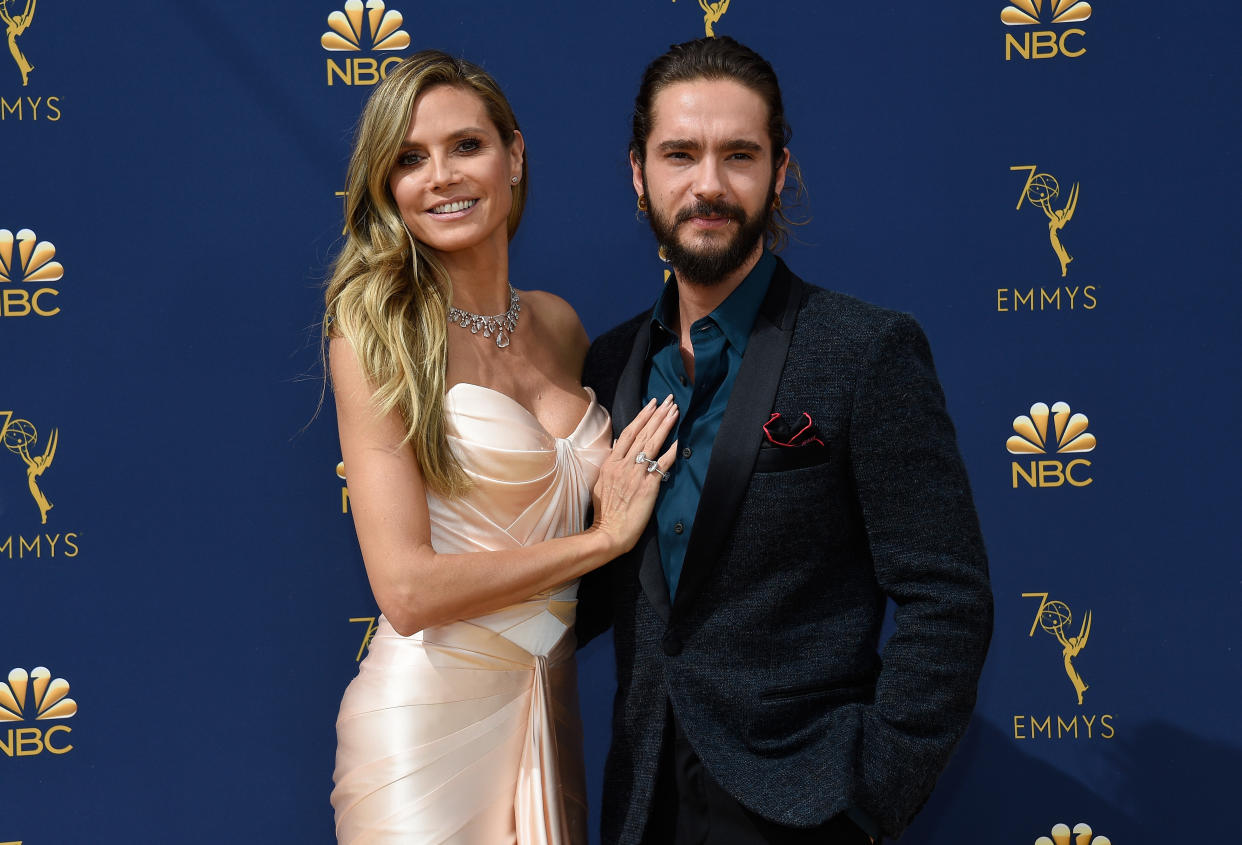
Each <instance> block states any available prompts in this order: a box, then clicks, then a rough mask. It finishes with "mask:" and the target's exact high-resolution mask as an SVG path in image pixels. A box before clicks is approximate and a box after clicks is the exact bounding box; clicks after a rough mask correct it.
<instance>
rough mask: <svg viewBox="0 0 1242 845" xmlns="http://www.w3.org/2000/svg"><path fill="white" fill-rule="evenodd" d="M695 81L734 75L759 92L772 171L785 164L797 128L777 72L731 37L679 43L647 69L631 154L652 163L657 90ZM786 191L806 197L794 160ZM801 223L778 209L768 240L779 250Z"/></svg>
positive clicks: (636, 100)
mask: <svg viewBox="0 0 1242 845" xmlns="http://www.w3.org/2000/svg"><path fill="white" fill-rule="evenodd" d="M696 79H731V80H733V81H734V82H737V83H738V84H740V85H744V86H745V87H747V88H749V89H750V90H752V91H754V92H755V93H756V94H758V95H759V97H760V98H761V99H762V100H763V102H764V103H766V104H767V107H768V141H769V143H770V144H771V147H772V172H773V174H774V175H775V173H776V168H777V166H778V165H779V164H780V160H781V150H783V149H785V147H787V146H788V145H789V140H790V139H791V138H792V137H793V131H792V130H791V129H790V128H789V123H788V121H786V119H785V104H784V101H783V100H782V99H781V86H780V83H779V82H778V81H777V79H776V71H774V70H772V65H771V64H769V63H768V61H767V59H765V58H763V56H760V55H759V54H758V53H756V52H755V51H754V50H752V49H750V48H749V47H747V46H746V45H745V44H741V43H739V42H738V41H735V40H734V39H732V38H730V37H729V36H727V35H721V36H717V37H715V38H698V39H695V40H694V41H686V42H685V43H682V44H674V45H673V46H672V47H670V48H669V50H668V52H667V53H665V54H664V55H662V56H660V57H659V58H657V59H656V60H655V61H653V62H652V63H651V64H649V65H647V69H646V70H645V71H644V72H643V80H642V84H641V85H639V86H638V96H637V97H635V98H634V120H633V134H632V135H631V136H630V153H632V154H633V156H634V159H635V160H636V161H637V162H638V163H639V164H640V165H642V166H646V163H647V136H648V135H650V134H651V123H652V114H651V106H652V102H653V101H654V100H655V96H656V94H658V93H660V92H661V91H662V90H664V89H665V88H667V87H668V86H670V85H674V84H676V83H678V82H691V81H693V80H696ZM787 184H788V185H789V186H790V187H789V188H787V190H792V191H793V199H794V200H797V199H799V198H801V197H802V195H803V193H804V188H803V184H802V171H801V169H800V168H799V167H798V163H797V162H796V161H794V160H793V159H792V158H790V161H789V170H788V172H787ZM791 225H798V222H795V221H791V220H790V219H789V218H788V217H787V216H786V215H785V208H784V204H782V206H781V207H778V208H776V209H775V210H774V211H773V213H772V216H771V219H770V221H769V222H768V227H767V232H766V243H767V245H768V247H769V248H771V249H773V250H779V249H780V248H781V247H783V246H784V245H785V243H786V242H787V241H788V239H789V226H791Z"/></svg>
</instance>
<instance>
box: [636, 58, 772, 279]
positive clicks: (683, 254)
mask: <svg viewBox="0 0 1242 845" xmlns="http://www.w3.org/2000/svg"><path fill="white" fill-rule="evenodd" d="M651 112H652V123H651V133H650V135H648V137H647V149H646V157H647V161H646V164H645V166H643V165H640V164H639V162H638V161H637V159H635V157H634V156H633V155H631V156H630V166H631V168H632V170H633V177H634V190H635V191H637V192H638V193H639V194H640V195H642V194H646V196H647V202H648V211H649V214H650V216H651V228H652V230H653V231H654V232H655V236H656V240H657V241H659V243H660V245H661V246H662V247H664V250H665V254H666V255H667V257H668V259H669V261H670V262H671V263H672V265H673V267H674V268H676V270H677V273H678V278H679V279H681V280H683V281H686V282H689V283H691V284H697V285H713V284H718V283H720V282H722V281H724V279H725V277H726V276H728V275H729V274H730V273H731V272H732V271H734V270H736V269H737V268H738V267H740V266H741V265H742V264H743V263H745V261H746V260H747V259H748V258H750V257H752V256H753V255H754V254H755V253H756V252H757V251H758V249H759V248H760V244H761V241H762V238H763V233H764V230H765V229H766V228H767V224H768V220H769V218H770V217H771V214H772V200H773V197H774V195H775V193H777V192H779V191H780V189H781V188H782V187H784V184H785V168H786V165H787V164H788V160H789V153H788V150H781V151H780V152H779V153H777V155H779V157H780V159H779V160H780V166H779V167H778V168H776V171H775V173H773V168H772V163H773V150H772V147H771V143H770V142H769V140H768V133H767V122H768V107H767V105H766V104H765V103H764V101H763V99H762V98H761V97H760V96H759V95H758V94H757V93H755V92H754V91H752V90H751V89H749V88H747V87H746V86H744V85H742V84H740V83H738V82H734V81H733V80H729V79H696V80H692V81H689V82H678V83H675V84H673V85H669V86H668V87H666V88H664V89H662V90H661V91H660V92H659V93H658V94H656V95H655V98H654V100H653V101H652V108H651Z"/></svg>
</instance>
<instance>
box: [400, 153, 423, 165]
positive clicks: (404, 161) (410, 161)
mask: <svg viewBox="0 0 1242 845" xmlns="http://www.w3.org/2000/svg"><path fill="white" fill-rule="evenodd" d="M422 160H423V157H422V156H421V155H419V154H418V153H416V152H412V151H407V152H404V153H402V154H401V155H399V156H397V165H398V166H399V167H413V166H414V165H416V164H418V163H419V162H421V161H422Z"/></svg>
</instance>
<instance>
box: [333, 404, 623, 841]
mask: <svg viewBox="0 0 1242 845" xmlns="http://www.w3.org/2000/svg"><path fill="white" fill-rule="evenodd" d="M587 392H588V393H590V390H589V388H588V389H587ZM445 415H446V419H447V421H448V428H449V442H450V445H451V447H452V449H453V452H454V454H455V455H456V456H457V458H458V460H460V461H461V464H462V466H463V467H464V469H465V470H466V473H467V474H468V475H469V476H470V479H471V481H472V482H473V486H472V488H471V490H470V492H469V493H468V494H467V495H466V496H465V497H463V498H459V499H454V500H449V499H442V498H440V497H438V496H436V495H434V494H430V493H429V494H428V496H427V506H428V511H429V512H430V515H431V542H432V545H433V546H434V547H435V549H436V551H437V552H441V553H448V554H454V553H465V552H479V551H496V550H503V549H515V548H519V547H521V546H527V545H531V544H533V543H538V542H541V541H543V540H550V539H553V538H556V537H563V536H565V535H567V534H572V533H575V532H577V531H580V530H582V527H583V521H584V518H585V515H586V510H587V507H588V505H589V504H590V501H591V486H592V485H593V484H594V483H595V478H596V476H597V475H598V473H599V467H600V465H601V464H602V463H603V461H604V460H605V459H606V458H607V457H608V454H609V452H610V446H611V435H612V429H611V423H610V421H609V418H608V414H607V412H606V411H604V409H603V408H602V407H600V405H599V404H598V403H597V402H596V401H595V395H594V394H593V393H591V394H590V404H589V406H588V407H587V410H586V412H585V413H584V414H583V416H582V419H581V420H580V421H579V423H578V425H577V427H576V428H575V429H574V431H573V432H572V433H571V434H569V436H567V437H554V436H552V435H551V434H549V433H548V432H547V431H545V430H544V429H543V427H542V426H541V425H540V424H539V422H538V421H537V420H536V419H535V417H534V416H533V415H532V414H531V413H530V412H529V411H528V410H526V408H525V407H523V406H522V405H520V404H519V403H518V402H517V401H516V400H514V399H512V398H510V397H509V396H506V395H505V394H503V393H499V392H497V391H494V390H491V389H490V388H486V387H480V386H478V385H473V384H466V383H460V384H456V385H454V386H453V387H452V388H451V389H450V390H449V391H448V392H447V393H446V394H445ZM577 593H578V583H577V581H571V582H569V583H566V584H562V585H560V586H558V587H554V588H552V589H550V590H546V591H544V592H541V593H538V594H536V595H534V596H531V597H530V598H528V599H526V600H524V601H520V602H518V603H517V604H513V605H510V606H509V607H506V608H503V609H501V610H498V611H496V612H494V613H488V614H486V615H483V616H479V617H475V618H473V619H462V620H458V621H456V622H451V623H448V624H445V625H438V626H435V627H432V628H427V629H425V630H423V631H419V632H418V633H416V634H413V635H411V636H409V637H402V636H401V635H400V634H398V633H397V632H396V631H395V630H393V628H392V626H391V625H390V624H389V623H388V621H387V620H386V619H384V618H383V617H382V616H381V617H380V620H379V622H378V624H377V627H376V631H375V636H374V638H373V639H372V641H371V645H370V648H369V649H368V652H367V656H366V658H365V659H363V661H362V664H361V665H360V666H359V668H358V676H357V677H356V678H354V680H353V681H352V682H351V683H350V684H349V686H348V688H347V689H346V690H345V695H344V697H343V699H342V701H341V709H340V715H339V717H338V719H337V725H336V730H337V752H336V771H335V773H334V775H333V780H334V781H335V788H334V789H333V791H332V806H333V808H334V810H335V813H336V834H337V841H338V842H340V843H342V845H345V843H348V845H379V844H380V843H402V845H411V843H426V845H432V843H435V845H440V843H453V845H509V843H513V845H578V843H585V842H586V841H587V835H586V827H587V810H586V786H585V777H584V772H583V762H582V725H581V722H580V719H579V713H578V691H577V675H576V670H575V664H574V650H575V645H576V644H575V642H574V636H573V623H574V615H575V611H576V608H577Z"/></svg>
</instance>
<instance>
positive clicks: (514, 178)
mask: <svg viewBox="0 0 1242 845" xmlns="http://www.w3.org/2000/svg"><path fill="white" fill-rule="evenodd" d="M521 178H522V177H520V176H514V177H513V178H512V179H510V180H509V181H510V182H512V183H513V184H515V185H516V184H517V183H518V182H519V181H521Z"/></svg>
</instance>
